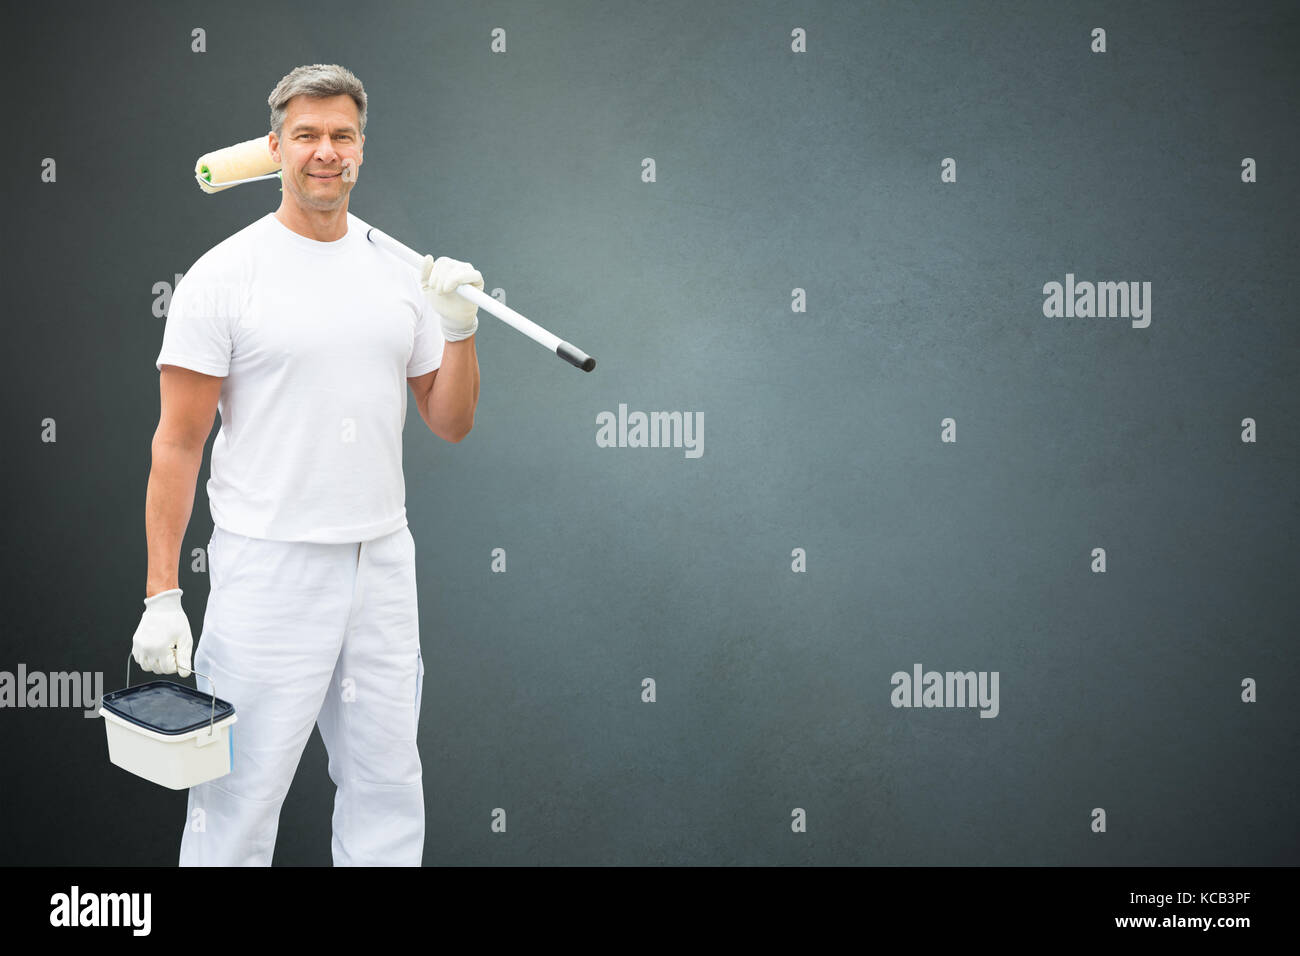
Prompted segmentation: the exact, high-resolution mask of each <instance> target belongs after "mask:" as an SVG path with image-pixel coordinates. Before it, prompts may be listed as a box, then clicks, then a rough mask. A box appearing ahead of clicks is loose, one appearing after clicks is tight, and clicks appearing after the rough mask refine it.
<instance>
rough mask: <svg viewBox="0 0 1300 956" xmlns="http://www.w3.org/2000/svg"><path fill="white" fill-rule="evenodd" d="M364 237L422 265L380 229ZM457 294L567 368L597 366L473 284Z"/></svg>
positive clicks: (421, 259) (415, 255)
mask: <svg viewBox="0 0 1300 956" xmlns="http://www.w3.org/2000/svg"><path fill="white" fill-rule="evenodd" d="M366 238H367V239H369V240H370V241H371V242H373V243H374V244H375V245H377V246H379V248H381V249H383V250H385V251H386V252H390V253H392V254H393V255H394V256H396V257H397V258H398V259H401V260H402V261H403V262H405V263H406V264H407V265H409V266H411V267H412V268H414V269H417V270H418V269H420V268H422V267H423V265H424V256H422V255H420V254H419V253H418V252H416V251H415V250H414V249H412V248H411V247H410V246H405V245H403V244H402V243H400V242H398V241H397V240H396V239H394V238H393V237H392V236H390V235H388V234H387V233H386V232H383V231H382V230H379V229H376V228H374V227H373V226H372V227H371V228H370V231H369V232H367V233H366ZM456 294H457V295H459V296H461V297H462V298H466V299H469V301H471V302H473V303H474V304H475V305H477V306H478V307H479V308H481V309H486V310H487V311H488V312H491V313H492V314H493V315H495V316H496V317H497V318H498V319H500V320H501V321H502V322H505V323H506V324H507V325H512V326H514V327H515V328H516V329H518V330H519V331H520V332H522V333H524V335H526V336H528V337H529V338H530V339H532V340H533V341H534V342H537V343H539V344H541V345H542V346H544V347H545V348H546V349H547V350H549V351H551V352H554V353H555V354H556V355H558V356H559V357H560V358H562V359H564V360H565V361H566V362H568V363H569V364H570V365H575V366H577V367H578V368H580V369H582V370H583V371H584V372H590V371H591V370H592V369H593V368H595V367H596V360H595V359H594V358H592V357H591V356H590V355H588V354H587V353H586V352H584V351H582V349H579V348H576V347H575V346H573V345H570V344H569V343H568V342H566V341H564V340H563V339H561V338H560V337H559V336H557V335H554V334H553V333H551V332H548V331H546V329H544V328H542V327H541V326H540V325H538V324H537V323H536V322H534V321H532V320H531V319H526V318H524V317H523V316H522V315H520V314H519V313H518V312H516V311H515V310H514V309H512V308H510V307H509V306H507V305H503V304H502V303H500V302H498V301H497V300H496V299H494V298H492V296H490V295H488V294H486V293H485V292H483V291H482V290H481V289H479V288H477V287H475V286H472V285H461V286H457V288H456Z"/></svg>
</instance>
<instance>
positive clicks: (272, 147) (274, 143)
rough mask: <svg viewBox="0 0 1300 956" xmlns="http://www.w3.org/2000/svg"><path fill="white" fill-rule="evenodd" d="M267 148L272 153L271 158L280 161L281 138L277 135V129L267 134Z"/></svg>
mask: <svg viewBox="0 0 1300 956" xmlns="http://www.w3.org/2000/svg"><path fill="white" fill-rule="evenodd" d="M267 136H268V139H267V141H266V148H267V150H268V151H269V152H270V154H271V158H272V159H273V160H275V161H276V162H277V163H278V162H280V140H279V139H278V138H277V137H276V135H275V131H274V130H272V131H271V132H270V133H268V134H267Z"/></svg>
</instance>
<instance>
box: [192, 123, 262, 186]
mask: <svg viewBox="0 0 1300 956" xmlns="http://www.w3.org/2000/svg"><path fill="white" fill-rule="evenodd" d="M270 135H271V134H270V133H268V134H267V135H266V136H263V137H261V138H260V139H250V140H247V141H246V142H243V143H236V144H235V145H234V146H227V147H226V148H225V149H214V150H213V151H212V152H210V153H204V154H203V155H202V156H200V157H199V161H198V162H197V163H195V164H194V178H195V179H197V180H198V181H199V188H200V189H202V190H203V191H204V192H205V193H219V192H221V190H223V189H229V188H230V187H231V186H238V185H239V184H240V183H251V182H253V181H254V180H257V179H278V178H279V176H280V164H279V163H277V162H276V161H275V160H274V159H272V158H271V144H270V142H269V141H268V138H269V137H270Z"/></svg>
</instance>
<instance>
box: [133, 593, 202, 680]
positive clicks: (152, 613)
mask: <svg viewBox="0 0 1300 956" xmlns="http://www.w3.org/2000/svg"><path fill="white" fill-rule="evenodd" d="M182 593H183V592H182V591H181V589H180V588H172V589H171V590H170V591H159V592H158V593H157V594H155V595H154V596H153V597H147V598H145V599H144V616H142V617H141V618H140V626H139V627H137V628H136V629H135V638H134V639H133V641H132V648H131V656H132V657H134V658H135V662H136V663H137V664H139V665H140V669H141V670H146V671H152V672H153V673H155V674H175V673H177V664H179V665H180V672H179V673H180V676H181V677H189V676H190V669H191V668H190V664H191V661H190V652H191V651H192V650H194V635H193V634H192V633H191V632H190V622H189V619H188V618H187V617H186V616H185V612H184V611H183V610H182V609H181V594H182Z"/></svg>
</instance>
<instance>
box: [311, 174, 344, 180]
mask: <svg viewBox="0 0 1300 956" xmlns="http://www.w3.org/2000/svg"><path fill="white" fill-rule="evenodd" d="M307 175H308V176H310V177H311V178H312V179H337V178H338V177H339V176H340V175H342V174H341V173H329V174H328V175H318V174H317V173H308V174H307Z"/></svg>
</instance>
